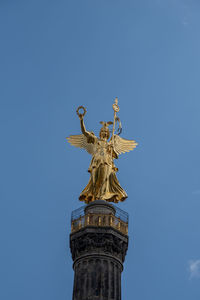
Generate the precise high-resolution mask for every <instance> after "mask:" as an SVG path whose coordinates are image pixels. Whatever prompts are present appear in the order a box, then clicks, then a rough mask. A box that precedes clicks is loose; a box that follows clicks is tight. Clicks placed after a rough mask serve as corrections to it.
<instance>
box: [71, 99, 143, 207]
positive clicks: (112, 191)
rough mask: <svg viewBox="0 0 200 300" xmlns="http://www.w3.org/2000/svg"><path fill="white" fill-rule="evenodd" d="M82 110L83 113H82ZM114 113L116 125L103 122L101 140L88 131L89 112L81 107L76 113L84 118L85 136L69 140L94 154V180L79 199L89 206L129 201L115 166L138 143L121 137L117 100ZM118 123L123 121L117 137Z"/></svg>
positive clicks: (92, 162)
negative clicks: (86, 114)
mask: <svg viewBox="0 0 200 300" xmlns="http://www.w3.org/2000/svg"><path fill="white" fill-rule="evenodd" d="M81 109H82V110H83V113H80V110H81ZM113 110H114V122H100V123H101V124H102V125H103V126H102V128H101V130H100V133H99V138H97V137H96V136H95V135H94V133H93V132H89V131H87V130H86V128H85V124H84V122H83V118H84V116H85V113H86V109H85V108H84V107H83V106H79V108H78V109H77V111H76V112H77V114H78V116H79V119H80V123H81V131H82V134H80V135H70V137H68V138H67V140H68V142H69V143H70V144H71V145H73V146H75V147H79V148H83V149H85V150H86V151H87V152H88V153H89V154H91V155H92V160H91V163H90V167H89V169H88V172H89V173H90V179H89V182H88V184H87V186H86V187H85V188H84V190H83V191H82V193H81V194H80V196H79V200H80V201H84V202H85V203H90V202H92V201H94V200H106V201H109V202H115V203H118V202H119V201H124V200H125V199H126V198H127V194H126V192H125V191H124V190H123V188H122V187H121V186H120V184H119V181H118V179H117V176H116V172H117V171H118V168H117V167H116V166H115V165H114V159H117V158H118V155H119V154H121V153H125V152H129V151H130V150H133V149H134V148H135V147H136V146H137V143H136V142H135V141H133V140H126V139H123V138H121V137H120V136H119V134H120V133H121V122H120V120H119V118H118V117H117V116H116V113H117V112H118V111H119V106H118V99H117V98H116V99H115V103H114V104H113ZM116 122H119V128H118V134H115V125H116ZM112 124H113V129H112V136H111V138H110V141H108V140H109V137H110V131H109V128H108V126H109V125H112Z"/></svg>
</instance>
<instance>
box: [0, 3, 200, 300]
mask: <svg viewBox="0 0 200 300" xmlns="http://www.w3.org/2000/svg"><path fill="white" fill-rule="evenodd" d="M199 32H200V2H199V1H198V0H165V1H164V0H149V1H148V0H143V1H135V0H125V1H119V0H115V1H113V0H106V1H105V0H101V1H97V0H91V1H90V0H84V1H80V0H76V1H74V0H73V1H64V0H62V1H44V0H40V1H38V0H35V1H25V0H24V1H20V0H19V1H11V0H10V1H3V0H2V1H0V42H1V47H0V82H1V88H0V122H1V126H0V131H1V168H0V180H1V187H0V200H1V201H0V205H1V210H0V212H1V217H0V222H1V226H0V228H1V272H0V274H1V283H2V287H1V289H0V297H1V299H3V300H11V299H21V300H25V299H29V300H36V299H37V300H44V299H48V300H55V299H59V300H62V299H63V300H64V299H71V294H72V284H73V270H72V260H71V256H70V251H69V232H70V214H71V211H72V210H73V209H76V208H78V207H80V206H81V205H82V203H80V202H79V201H78V196H79V194H80V192H81V191H82V189H83V188H84V187H85V185H86V184H87V182H88V179H89V175H88V173H87V168H88V165H89V162H90V157H89V155H88V153H86V152H84V151H82V150H79V149H75V148H73V147H71V146H70V145H69V144H67V142H66V140H65V137H66V136H68V135H70V134H79V133H80V127H79V120H78V118H77V115H76V113H75V111H76V108H77V107H78V106H79V105H84V106H86V107H87V114H86V117H85V123H86V126H87V128H88V130H93V131H94V132H95V133H96V134H98V131H99V129H100V124H99V121H102V120H103V121H109V120H112V118H113V111H112V103H113V101H114V98H115V97H118V98H119V106H120V112H119V116H120V119H121V121H122V125H123V134H122V136H123V137H125V138H128V139H135V140H136V141H137V142H138V143H139V146H138V148H137V149H136V150H134V151H133V152H130V153H128V154H126V155H122V156H121V157H120V159H119V160H118V161H117V162H116V164H117V166H118V168H119V174H118V178H119V180H120V183H121V185H122V187H123V188H124V189H125V190H126V191H127V193H128V196H129V198H128V199H127V200H126V201H125V202H124V203H121V204H120V205H119V207H120V208H122V209H124V210H126V211H128V212H129V214H130V223H129V235H130V242H129V250H128V254H127V257H126V262H125V268H124V272H123V279H122V299H126V300H132V299H133V298H134V299H138V300H149V299H153V300H157V299H159V300H160V299H162V300H168V299H171V300H179V299H181V300H189V299H190V300H199V297H200V217H199V216H200V130H199V128H200V79H199V78H200V35H199Z"/></svg>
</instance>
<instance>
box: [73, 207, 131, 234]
mask: <svg viewBox="0 0 200 300" xmlns="http://www.w3.org/2000/svg"><path fill="white" fill-rule="evenodd" d="M114 208H115V210H116V212H115V214H112V213H110V214H103V213H89V212H88V213H85V206H84V207H81V208H79V209H77V210H75V211H73V212H72V218H71V232H72V233H74V232H76V231H78V230H80V229H81V228H84V227H86V226H97V227H108V226H110V227H113V228H115V229H117V230H119V231H120V232H121V233H123V234H125V235H127V234H128V214H127V213H126V212H124V211H123V210H121V209H119V208H117V207H114Z"/></svg>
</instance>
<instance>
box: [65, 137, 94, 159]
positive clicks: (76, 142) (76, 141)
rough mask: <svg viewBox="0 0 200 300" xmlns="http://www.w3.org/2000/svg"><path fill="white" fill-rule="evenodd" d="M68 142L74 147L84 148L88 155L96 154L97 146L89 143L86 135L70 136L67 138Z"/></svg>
mask: <svg viewBox="0 0 200 300" xmlns="http://www.w3.org/2000/svg"><path fill="white" fill-rule="evenodd" d="M67 140H68V142H69V143H70V144H71V145H72V146H75V147H78V148H83V149H85V150H86V151H87V152H88V153H90V154H92V155H93V154H94V151H95V145H94V144H93V143H88V139H87V137H86V136H85V135H84V134H79V135H70V136H69V137H67Z"/></svg>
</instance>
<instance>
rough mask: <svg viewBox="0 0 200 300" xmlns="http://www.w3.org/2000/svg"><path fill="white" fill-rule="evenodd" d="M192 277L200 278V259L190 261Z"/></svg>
mask: <svg viewBox="0 0 200 300" xmlns="http://www.w3.org/2000/svg"><path fill="white" fill-rule="evenodd" d="M189 272H190V279H192V278H200V259H197V260H190V261H189Z"/></svg>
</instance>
